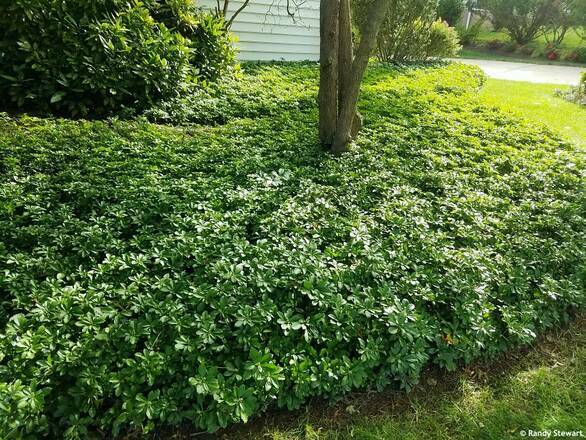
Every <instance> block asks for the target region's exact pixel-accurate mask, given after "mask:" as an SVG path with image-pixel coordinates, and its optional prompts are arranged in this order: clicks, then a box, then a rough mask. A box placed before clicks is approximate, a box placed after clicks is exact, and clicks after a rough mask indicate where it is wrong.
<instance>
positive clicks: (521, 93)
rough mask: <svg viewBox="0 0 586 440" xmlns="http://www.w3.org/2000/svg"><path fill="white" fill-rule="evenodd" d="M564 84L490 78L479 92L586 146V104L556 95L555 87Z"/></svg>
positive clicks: (506, 107)
mask: <svg viewBox="0 0 586 440" xmlns="http://www.w3.org/2000/svg"><path fill="white" fill-rule="evenodd" d="M564 87H565V86H559V85H554V84H533V83H527V82H518V81H505V80H497V79H489V80H488V81H487V82H486V84H485V86H484V87H483V89H482V90H481V92H480V96H481V97H482V98H483V99H484V100H485V101H486V102H489V103H492V104H494V105H498V106H500V107H502V108H505V109H507V110H508V111H512V112H514V113H517V114H519V115H521V116H523V117H525V118H528V119H531V120H533V121H535V122H538V123H543V124H545V125H547V126H548V127H550V128H552V129H554V130H557V131H558V132H560V133H562V134H563V135H564V136H566V137H567V138H568V139H570V140H572V141H573V142H575V143H577V144H580V145H582V146H586V108H585V107H580V106H578V105H577V104H573V103H571V102H568V101H565V100H563V99H562V98H559V97H557V96H555V95H554V92H555V90H556V89H560V88H564Z"/></svg>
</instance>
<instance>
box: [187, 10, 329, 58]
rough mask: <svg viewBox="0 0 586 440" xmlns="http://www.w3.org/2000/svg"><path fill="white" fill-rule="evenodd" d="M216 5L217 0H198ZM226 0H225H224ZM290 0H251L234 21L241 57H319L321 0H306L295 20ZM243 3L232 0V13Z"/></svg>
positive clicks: (233, 30)
mask: <svg viewBox="0 0 586 440" xmlns="http://www.w3.org/2000/svg"><path fill="white" fill-rule="evenodd" d="M196 1H197V4H198V5H199V6H201V7H202V8H206V9H214V8H215V7H216V0H196ZM220 3H221V4H223V1H222V0H220ZM286 4H287V3H286V0H274V1H273V0H250V3H249V4H248V5H247V6H246V8H245V9H244V10H243V11H242V12H240V14H238V16H237V17H236V19H235V20H234V23H233V24H232V29H231V30H232V32H233V33H234V34H236V36H237V37H238V43H237V44H238V49H239V55H238V57H239V58H240V59H241V60H258V61H270V60H285V61H301V60H313V61H317V60H319V0H305V1H304V2H302V4H301V6H300V7H299V8H298V9H296V14H295V21H293V20H292V19H291V17H289V15H288V14H287V7H286ZM241 5H242V1H236V0H231V1H230V3H229V9H228V17H231V16H232V14H233V13H234V11H235V10H237V9H238V8H239V7H240V6H241Z"/></svg>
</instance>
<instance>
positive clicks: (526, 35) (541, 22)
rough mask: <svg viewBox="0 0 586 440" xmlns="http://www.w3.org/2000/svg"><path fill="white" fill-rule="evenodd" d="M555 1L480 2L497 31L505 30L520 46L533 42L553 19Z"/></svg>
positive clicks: (507, 0)
mask: <svg viewBox="0 0 586 440" xmlns="http://www.w3.org/2000/svg"><path fill="white" fill-rule="evenodd" d="M554 3H555V2H554V1H553V0H479V2H478V4H479V6H480V7H481V8H484V9H486V10H488V11H489V12H490V17H491V20H492V22H493V24H494V26H495V29H500V28H504V29H505V30H506V31H507V32H508V34H509V35H510V37H511V39H512V40H513V41H514V42H515V43H517V44H518V45H520V46H523V45H525V44H527V43H530V42H531V41H533V40H534V39H535V38H536V37H537V36H538V35H539V34H540V33H541V32H542V31H543V27H544V26H545V24H546V23H547V22H548V20H549V19H550V17H551V13H552V6H553V4H554Z"/></svg>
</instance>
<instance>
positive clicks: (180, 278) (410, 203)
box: [0, 65, 586, 438]
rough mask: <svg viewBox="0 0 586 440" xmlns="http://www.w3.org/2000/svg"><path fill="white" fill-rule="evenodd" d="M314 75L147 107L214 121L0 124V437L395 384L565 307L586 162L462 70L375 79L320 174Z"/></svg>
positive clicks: (180, 419)
mask: <svg viewBox="0 0 586 440" xmlns="http://www.w3.org/2000/svg"><path fill="white" fill-rule="evenodd" d="M259 78H260V79H259ZM316 78H317V70H316V68H315V66H311V65H297V66H295V65H293V66H260V67H255V68H251V69H250V73H248V74H246V76H245V78H244V80H243V81H242V82H241V83H239V84H241V85H240V86H236V87H235V88H232V87H228V86H220V87H218V91H217V93H218V94H217V95H215V96H214V94H213V93H214V92H209V96H207V97H205V98H206V100H207V103H206V104H205V106H199V107H198V105H199V104H200V101H198V102H197V103H196V102H175V103H170V104H169V105H168V106H167V107H166V108H164V109H159V110H160V112H159V113H157V115H158V116H157V117H160V118H162V119H165V118H166V119H168V120H179V121H183V122H186V121H190V120H199V121H200V122H201V121H202V120H203V119H205V116H206V115H208V116H209V113H210V112H211V110H213V109H214V108H215V107H216V105H224V106H226V111H224V110H221V111H217V112H216V114H217V115H218V116H217V117H209V118H208V120H207V121H206V123H214V124H221V125H214V126H211V125H209V126H195V125H184V126H181V127H173V126H162V125H156V124H152V123H148V122H146V121H135V122H120V121H101V122H100V121H95V122H85V121H67V120H48V119H36V118H27V117H22V118H16V119H15V118H11V117H8V116H3V117H2V118H1V119H0V133H2V135H1V137H0V168H1V169H0V237H2V241H1V242H0V298H2V300H1V302H0V323H1V327H0V329H1V330H0V353H1V355H0V356H1V359H0V434H1V436H2V437H10V436H13V437H18V436H21V435H25V434H30V435H31V436H32V437H38V436H39V435H42V434H46V435H50V436H53V437H55V436H63V435H65V436H66V437H68V438H86V437H87V436H88V432H89V433H99V432H105V433H114V434H119V433H124V432H127V431H128V430H130V431H133V430H135V431H138V432H142V431H149V430H152V429H155V428H159V427H164V426H167V425H178V424H180V423H188V424H192V425H193V424H195V425H196V426H197V427H200V428H203V429H208V430H213V429H215V428H217V427H218V426H226V425H227V424H229V423H232V422H237V421H246V420H248V419H249V417H250V416H252V415H255V414H258V413H260V412H261V411H263V410H264V409H266V408H267V407H268V406H280V407H285V408H289V409H292V408H298V407H299V406H300V405H301V404H302V403H304V402H305V401H306V400H307V399H308V398H310V397H316V396H317V397H330V396H339V395H342V394H344V393H347V392H349V391H351V390H354V389H358V388H360V389H364V388H366V387H369V388H373V389H382V388H383V387H385V386H388V385H393V384H394V385H397V386H401V387H404V388H411V387H412V386H414V384H416V383H417V381H418V379H419V377H420V373H421V371H422V370H423V369H424V368H425V367H426V366H427V365H429V364H430V363H431V364H435V365H437V366H439V367H441V368H445V369H449V370H452V369H454V368H456V367H457V366H458V365H461V364H463V363H467V362H471V361H473V360H477V359H484V358H488V357H492V356H494V355H496V354H497V353H499V352H501V351H503V350H506V349H508V348H511V347H515V346H518V345H520V344H526V343H529V342H531V341H533V340H534V339H535V338H536V336H537V334H538V333H539V332H541V331H543V330H545V329H546V328H548V327H551V326H553V325H554V324H556V323H558V322H560V321H565V320H567V319H568V318H569V316H570V315H571V313H572V311H575V310H577V309H579V308H581V307H583V305H584V288H585V274H586V266H585V263H584V262H585V258H584V257H585V253H586V251H585V250H584V246H583V244H584V238H585V226H586V220H585V218H584V211H585V206H586V204H585V194H584V173H585V164H586V163H585V158H584V152H583V150H580V149H578V148H577V147H574V146H572V144H570V143H569V142H567V141H565V140H563V139H561V138H560V137H559V136H558V135H556V134H555V133H554V132H552V131H550V130H549V129H548V128H546V127H542V126H536V125H535V124H532V123H530V122H528V121H522V120H519V119H518V118H516V117H514V116H511V115H509V114H507V113H503V112H502V111H501V110H500V109H499V108H497V107H495V106H493V105H485V104H484V103H483V102H482V100H481V99H478V98H476V97H475V95H473V94H475V93H476V91H477V90H478V88H479V86H480V85H481V83H482V82H483V79H484V78H483V77H482V75H481V74H480V73H479V71H478V70H476V69H475V68H473V67H470V66H456V65H453V66H435V67H429V68H425V69H407V68H405V69H390V68H388V67H385V66H379V67H374V68H372V69H371V70H370V72H369V75H368V78H367V83H366V85H365V87H364V94H363V97H362V100H361V104H360V107H361V111H362V113H363V115H364V118H365V128H364V130H363V132H362V133H361V135H360V137H359V139H358V140H357V144H356V146H355V147H354V148H353V151H352V152H351V153H350V154H347V155H344V156H342V157H333V156H330V155H329V154H327V153H324V152H322V151H321V150H320V149H319V148H318V146H317V139H316V132H317V127H316V116H317V115H316V108H315V95H316V87H317V79H316ZM226 90H230V92H229V93H230V94H231V95H230V97H228V98H227V99H225V100H217V98H218V97H219V96H221V94H223V93H226V92H225V91H226ZM206 93H208V92H206ZM255 96H257V97H258V99H254V97H255ZM214 99H216V100H217V101H216V103H217V104H214ZM202 101H203V100H202ZM196 104H197V105H196ZM206 106H207V107H206ZM226 115H227V116H226ZM242 116H246V117H244V118H242ZM149 117H151V118H154V117H155V113H153V114H151V115H149Z"/></svg>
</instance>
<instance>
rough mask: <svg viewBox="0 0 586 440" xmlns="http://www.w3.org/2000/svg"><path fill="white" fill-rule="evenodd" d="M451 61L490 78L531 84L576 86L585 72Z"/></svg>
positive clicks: (489, 61)
mask: <svg viewBox="0 0 586 440" xmlns="http://www.w3.org/2000/svg"><path fill="white" fill-rule="evenodd" d="M452 61H456V62H460V63H464V64H473V65H475V66H479V67H480V68H482V70H484V72H485V73H486V74H487V75H488V76H489V77H491V78H496V79H508V80H511V81H528V82H533V83H550V84H572V85H577V84H578V83H579V82H580V74H581V72H584V71H586V67H573V66H552V65H549V64H528V63H512V62H509V61H491V60H468V59H464V58H457V59H453V60H452Z"/></svg>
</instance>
